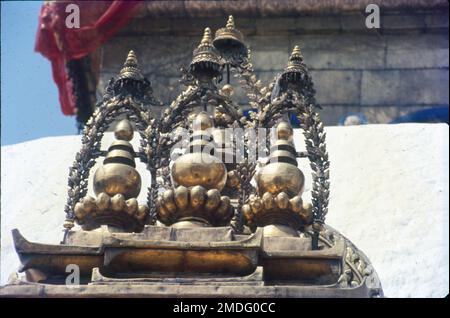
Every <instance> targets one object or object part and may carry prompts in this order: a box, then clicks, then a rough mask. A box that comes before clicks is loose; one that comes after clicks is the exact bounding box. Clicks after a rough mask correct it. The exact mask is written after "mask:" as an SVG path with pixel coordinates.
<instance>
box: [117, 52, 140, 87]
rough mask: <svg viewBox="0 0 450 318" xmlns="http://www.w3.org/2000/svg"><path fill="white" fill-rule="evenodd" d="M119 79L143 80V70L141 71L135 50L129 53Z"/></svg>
mask: <svg viewBox="0 0 450 318" xmlns="http://www.w3.org/2000/svg"><path fill="white" fill-rule="evenodd" d="M119 78H134V79H137V80H142V79H143V78H144V76H143V75H142V73H141V70H140V69H139V66H138V61H137V58H136V54H134V51H133V50H130V52H128V56H127V59H126V60H125V63H124V64H123V68H122V70H121V71H120V77H119Z"/></svg>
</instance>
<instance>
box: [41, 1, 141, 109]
mask: <svg viewBox="0 0 450 318" xmlns="http://www.w3.org/2000/svg"><path fill="white" fill-rule="evenodd" d="M141 3H142V2H141V1H57V2H50V3H46V4H44V5H42V8H41V13H40V15H39V25H38V31H37V35H36V44H35V51H36V52H40V53H41V54H42V55H44V56H45V57H46V58H48V59H49V60H50V61H51V64H52V73H53V80H54V81H55V83H56V85H57V86H58V92H59V102H60V104H61V109H62V112H63V114H64V115H74V114H75V112H76V106H75V105H76V104H75V102H76V101H75V97H74V96H73V94H72V92H73V91H72V86H73V85H72V82H71V80H70V78H69V77H68V74H67V69H66V63H67V61H69V60H72V59H79V58H82V57H84V56H86V55H88V54H89V53H91V52H93V51H94V50H95V49H97V48H98V47H99V46H100V45H102V44H103V43H104V42H106V41H107V40H108V39H109V38H110V37H112V36H113V35H114V34H115V33H116V32H117V31H118V30H119V29H120V28H122V27H123V26H125V25H126V24H127V22H128V21H129V20H130V19H131V18H132V17H133V16H134V14H135V13H136V12H137V10H138V8H139V6H140V5H141ZM69 4H76V5H78V7H79V8H80V10H79V11H80V28H67V27H66V17H67V16H68V15H69V14H71V12H72V11H70V12H66V7H67V6H68V5H69Z"/></svg>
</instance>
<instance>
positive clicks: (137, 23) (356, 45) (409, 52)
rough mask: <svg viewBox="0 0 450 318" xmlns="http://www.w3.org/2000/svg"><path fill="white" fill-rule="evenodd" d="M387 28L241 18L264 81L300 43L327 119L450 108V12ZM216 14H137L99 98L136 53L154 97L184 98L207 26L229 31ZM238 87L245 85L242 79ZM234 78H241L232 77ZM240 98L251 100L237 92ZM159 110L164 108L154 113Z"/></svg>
mask: <svg viewBox="0 0 450 318" xmlns="http://www.w3.org/2000/svg"><path fill="white" fill-rule="evenodd" d="M381 13H382V15H381V28H380V29H370V30H369V29H367V28H366V27H365V15H364V14H363V13H359V12H355V13H352V12H350V13H348V12H347V13H342V14H332V15H303V16H293V17H289V16H287V17H258V18H249V17H239V15H235V21H236V27H237V28H238V29H240V30H241V31H242V33H243V34H244V36H245V40H246V42H247V44H248V45H249V46H250V48H251V51H252V61H253V65H254V68H255V70H256V72H257V75H258V77H259V78H260V79H261V81H262V82H263V83H265V84H267V83H269V82H270V81H271V80H272V79H273V78H274V76H275V75H276V74H277V73H279V72H281V70H282V69H283V68H284V66H285V64H286V62H287V60H288V58H289V54H290V52H291V51H292V49H293V47H294V46H295V45H300V47H301V49H302V51H303V55H304V58H305V62H306V64H307V65H308V67H309V69H310V70H311V73H312V77H313V80H314V83H315V87H316V91H317V100H318V102H319V103H320V104H321V105H322V106H323V110H322V111H321V116H322V119H323V121H324V122H325V124H327V125H336V124H337V123H338V122H339V119H340V118H341V117H342V116H343V115H345V114H348V113H352V112H360V113H363V114H364V115H365V116H366V117H367V120H368V122H369V123H386V122H389V121H390V120H392V119H393V118H396V117H398V116H400V115H404V114H407V113H409V112H412V111H415V110H420V109H424V108H428V107H437V106H446V107H448V105H449V89H448V85H449V39H448V20H449V19H448V12H447V11H446V10H444V11H442V10H428V11H424V10H422V11H418V10H413V11H411V12H408V11H406V12H405V10H403V11H399V12H392V11H390V12H386V13H384V12H381ZM225 22H226V15H225V14H224V16H223V17H214V18H206V17H205V18H195V19H194V18H164V17H161V18H154V17H153V18H152V17H146V16H140V17H137V18H135V19H134V20H133V21H132V22H131V23H130V24H129V25H128V26H127V27H126V28H124V29H123V30H122V31H121V32H120V33H119V34H117V35H116V36H115V37H113V38H112V39H110V40H109V41H108V42H107V43H106V44H105V45H104V46H103V47H102V49H101V50H102V51H101V56H102V65H101V74H100V83H99V85H98V95H101V94H102V92H103V90H104V86H105V85H106V83H107V81H108V79H109V78H110V77H112V76H114V75H116V74H117V72H118V71H119V70H120V67H121V66H122V63H123V60H124V59H125V57H126V55H127V52H128V50H130V49H133V50H134V51H135V52H136V54H137V57H138V59H139V62H140V65H141V68H142V69H143V71H144V73H145V75H146V76H147V77H148V78H149V79H150V80H151V82H152V86H153V88H154V94H155V96H156V97H158V98H159V99H160V100H161V101H163V102H164V104H165V105H168V104H170V102H171V101H172V100H173V99H175V98H176V96H177V95H178V94H179V93H180V92H181V90H182V88H183V87H182V86H180V85H179V84H178V79H179V76H180V73H179V68H180V66H182V65H184V66H187V65H189V62H190V61H191V58H192V50H193V49H194V48H195V47H196V46H197V45H198V43H199V41H200V39H201V35H202V32H203V29H204V28H205V27H206V26H209V27H211V29H212V30H213V32H214V31H215V30H217V29H218V28H220V27H223V26H224V24H225ZM234 83H236V86H237V81H234ZM232 84H233V81H232ZM235 97H236V100H237V101H238V102H239V103H240V104H241V105H242V106H243V107H246V105H247V98H246V97H245V95H244V93H243V92H242V91H241V90H240V89H238V88H236V94H235ZM154 111H155V113H159V112H160V111H161V109H155V110H154Z"/></svg>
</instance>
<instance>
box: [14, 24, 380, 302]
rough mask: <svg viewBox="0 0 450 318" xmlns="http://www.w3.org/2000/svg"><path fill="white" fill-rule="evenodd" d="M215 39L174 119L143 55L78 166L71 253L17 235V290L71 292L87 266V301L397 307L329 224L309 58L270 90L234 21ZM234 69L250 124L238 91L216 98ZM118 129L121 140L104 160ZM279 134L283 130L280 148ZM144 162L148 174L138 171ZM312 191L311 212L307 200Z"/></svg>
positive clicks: (204, 44) (114, 83)
mask: <svg viewBox="0 0 450 318" xmlns="http://www.w3.org/2000/svg"><path fill="white" fill-rule="evenodd" d="M215 35H216V36H215V38H214V41H213V40H212V39H211V30H210V29H209V28H206V29H205V32H204V35H203V38H202V40H201V42H200V44H199V46H198V47H197V48H196V50H195V51H194V55H193V59H192V62H191V63H190V65H189V68H188V70H186V69H185V70H184V71H183V72H184V75H183V76H184V79H185V81H184V82H183V83H184V84H185V85H186V88H185V90H184V91H183V92H182V93H181V94H180V95H179V96H178V97H177V98H176V99H175V100H174V101H173V102H172V103H171V104H170V105H167V107H166V108H165V109H164V111H163V113H162V115H161V117H160V118H154V117H153V116H152V114H151V113H150V107H151V106H153V105H156V104H155V102H154V101H155V100H154V98H153V97H152V89H151V86H150V82H149V81H148V80H147V79H146V78H145V77H144V76H143V74H142V72H141V70H140V68H139V66H138V63H137V58H136V55H135V54H134V52H133V51H130V52H129V54H128V56H127V58H126V62H125V64H124V66H123V68H122V70H121V71H120V74H119V75H118V77H117V79H116V80H114V79H113V80H111V82H110V83H109V84H108V86H107V89H106V94H105V95H104V97H103V99H102V100H101V101H100V103H99V104H98V107H97V109H96V111H95V112H94V114H93V116H92V118H91V119H90V120H89V121H88V122H87V124H86V127H85V129H84V131H83V135H82V138H81V144H82V145H81V149H80V151H79V152H78V153H77V154H76V155H75V160H74V162H73V165H72V166H71V168H70V172H69V178H68V186H69V189H68V198H67V204H66V206H65V211H64V212H65V214H66V220H65V221H64V224H63V226H64V228H65V230H64V238H63V241H62V242H61V244H41V243H34V242H28V241H27V240H26V239H25V238H24V237H23V236H22V235H21V234H20V232H19V231H18V230H14V231H13V239H14V244H15V247H16V251H17V253H18V255H19V258H20V260H21V262H22V266H21V268H20V271H22V272H25V273H26V277H27V278H26V280H27V281H26V282H21V283H20V284H16V285H14V286H13V287H14V288H19V289H20V288H23V287H25V288H28V289H27V290H26V292H27V293H28V294H27V295H29V293H32V292H33V290H34V288H35V287H33V288H32V289H30V288H29V286H30V285H29V284H34V285H33V286H35V285H36V284H37V285H39V284H42V285H44V287H43V288H40V287H39V288H38V290H42V291H44V292H49V291H50V292H51V291H53V292H55V291H54V290H53V288H59V289H57V291H58V292H61V290H63V289H61V286H63V285H64V283H65V282H64V279H63V278H64V277H66V272H65V270H66V267H67V266H68V265H70V264H79V266H80V276H81V277H80V278H81V281H82V282H83V283H82V285H83V292H86V293H87V294H89V293H91V294H92V295H99V294H98V290H99V287H100V285H101V286H103V287H104V286H106V287H107V288H108V292H110V293H111V294H112V295H113V296H120V295H121V294H119V293H117V290H120V291H121V292H123V291H124V290H126V291H127V292H133V290H134V288H137V290H139V293H142V295H146V296H161V295H164V296H167V294H164V293H165V292H166V291H168V290H172V291H173V290H174V289H173V287H174V285H176V291H175V292H174V293H175V294H174V295H175V296H179V297H183V296H185V295H193V294H192V293H193V292H194V293H199V294H198V295H200V296H212V295H213V293H216V292H217V291H220V292H222V293H223V295H224V296H226V297H242V296H248V295H256V293H257V295H259V296H261V297H282V296H286V295H290V296H294V297H309V296H311V295H313V296H316V297H382V296H383V290H382V287H381V283H380V281H379V279H378V276H377V274H376V272H375V270H374V268H373V266H372V265H371V263H370V261H369V259H368V258H367V257H366V256H365V255H364V253H363V252H362V251H360V250H358V248H356V246H355V245H354V244H353V243H351V241H349V240H348V239H347V238H345V237H344V236H343V235H342V234H340V233H339V232H338V231H337V230H335V229H333V228H331V227H330V226H328V225H327V224H326V223H325V219H326V215H327V213H328V203H329V198H330V180H329V176H330V172H329V169H330V162H329V158H328V152H327V148H326V140H325V138H326V134H325V129H324V125H323V123H322V122H321V120H320V116H319V114H318V113H317V109H318V108H319V107H318V105H317V104H316V103H315V99H314V94H315V91H314V89H313V85H312V79H311V76H310V75H309V72H308V69H307V68H306V65H305V63H304V60H303V56H302V53H301V50H300V48H299V47H298V46H296V47H295V48H294V50H293V52H292V54H291V56H290V58H289V61H288V63H287V66H286V68H285V69H284V71H283V72H282V73H281V74H279V75H278V76H277V77H276V78H275V80H274V81H273V82H272V83H270V84H269V85H267V86H264V85H263V84H262V83H261V81H260V80H258V78H257V76H256V74H255V72H254V70H253V66H252V64H251V61H250V58H251V56H250V54H249V51H248V49H247V46H246V44H245V43H244V40H243V36H242V33H240V32H239V31H238V30H237V29H236V28H235V25H234V19H233V17H232V16H230V17H229V18H228V22H227V25H226V27H225V28H222V29H220V30H218V31H217V32H216V34H215ZM224 65H226V66H227V68H226V69H227V71H233V72H234V73H235V74H236V75H237V77H238V79H239V84H240V85H241V87H242V88H243V89H244V90H245V91H246V93H247V96H248V97H249V105H250V106H251V107H252V108H253V111H252V113H250V116H249V118H247V117H245V116H243V109H241V107H240V106H239V105H237V104H236V103H235V102H234V101H233V97H234V96H233V86H232V85H231V83H229V82H228V83H226V84H225V85H223V87H222V89H219V88H218V87H216V84H217V83H215V82H218V81H219V79H220V78H221V76H222V72H223V71H224V70H225V68H224V67H223V66H224ZM239 84H238V85H239ZM233 85H235V84H233ZM234 87H236V86H234ZM200 108H201V109H202V110H200ZM211 109H212V112H211ZM208 111H209V112H208ZM211 113H213V115H211ZM290 116H296V117H297V119H298V120H299V122H300V125H301V131H302V133H303V136H304V140H305V148H306V151H302V152H297V150H296V147H295V144H294V129H293V128H292V126H291V124H290V122H289V118H290ZM111 125H115V126H114V127H115V130H114V137H115V140H114V141H113V142H112V143H111V144H110V145H109V147H108V148H107V149H104V150H103V149H101V147H102V146H101V145H102V142H101V141H102V138H103V136H104V133H105V132H106V131H107V129H108V127H109V126H111ZM260 128H262V129H260ZM267 129H274V131H275V137H276V138H275V139H274V140H270V139H268V138H267V137H268V135H269V132H268V130H267ZM230 130H231V132H232V136H229V135H227V133H230ZM135 133H136V136H135ZM135 137H139V147H133V145H132V142H133V141H134V138H135ZM99 157H102V158H103V160H102V161H101V160H99ZM138 159H139V160H140V161H141V164H143V165H144V166H145V168H146V169H141V167H142V165H141V167H139V169H137V166H136V161H137V160H138ZM230 159H231V160H230ZM299 160H308V161H309V168H308V170H310V171H301V170H300V169H299V165H298V162H299ZM96 164H97V166H95V165H96ZM258 164H259V166H258ZM94 170H95V171H94ZM138 170H139V171H138ZM91 172H92V173H93V174H94V175H93V176H92V181H93V182H92V184H91V182H90V181H89V180H90V179H89V175H90V173H91ZM305 173H311V176H312V184H311V186H310V187H307V186H305ZM143 181H148V182H149V184H150V186H149V187H148V188H147V189H144V187H142V184H144V182H143ZM305 188H306V189H309V188H310V190H309V191H310V195H311V203H309V202H307V201H306V199H304V198H303V197H302V195H303V192H304V190H305ZM88 190H92V192H93V193H94V195H90V194H88ZM144 191H145V194H146V195H145V197H146V199H145V202H140V200H141V199H139V201H138V197H139V196H140V194H141V192H144ZM75 225H79V227H76V226H75ZM62 277H63V278H62ZM85 282H87V283H85ZM96 285H97V286H96ZM55 286H56V287H55ZM124 286H126V288H124ZM155 286H157V287H158V288H155ZM109 287H112V288H110V289H109ZM116 287H117V288H116ZM228 287H231V288H228ZM208 288H209V289H208ZM14 290H17V289H14ZM30 290H31V292H30ZM64 290H68V291H67V292H63V293H71V291H70V290H69V289H66V288H64ZM109 290H111V291H109ZM204 290H206V292H203V291H204ZM162 291H164V293H163V292H162ZM202 293H203V294H202ZM70 295H72V296H73V295H75V294H70ZM101 295H103V294H101ZM195 295H197V294H195Z"/></svg>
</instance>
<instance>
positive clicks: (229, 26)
mask: <svg viewBox="0 0 450 318" xmlns="http://www.w3.org/2000/svg"><path fill="white" fill-rule="evenodd" d="M226 27H227V29H234V18H233V16H232V15H230V16H228V21H227V25H226Z"/></svg>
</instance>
